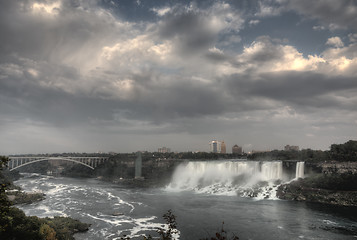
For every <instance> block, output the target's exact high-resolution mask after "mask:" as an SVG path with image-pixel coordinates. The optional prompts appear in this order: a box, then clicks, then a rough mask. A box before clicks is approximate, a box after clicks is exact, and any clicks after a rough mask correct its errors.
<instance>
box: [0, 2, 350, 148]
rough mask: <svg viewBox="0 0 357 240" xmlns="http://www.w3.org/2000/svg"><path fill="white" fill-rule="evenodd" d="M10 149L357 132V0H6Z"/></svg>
mask: <svg viewBox="0 0 357 240" xmlns="http://www.w3.org/2000/svg"><path fill="white" fill-rule="evenodd" d="M0 136H1V139H0V154H16V153H42V152H44V153H47V152H49V153H51V152H96V151H104V152H107V151H115V152H132V151H137V150H149V151H154V150H157V148H158V147H162V146H166V147H171V149H172V150H174V151H196V150H200V151H208V150H209V145H208V142H209V141H210V140H213V139H217V140H224V141H225V142H226V144H227V149H228V150H230V149H231V147H232V145H234V144H238V145H240V146H243V147H244V149H245V150H246V151H250V150H252V149H254V150H268V149H282V148H283V146H284V145H286V144H290V145H298V146H300V148H312V149H322V150H326V149H328V148H329V146H330V145H331V144H332V143H343V142H345V141H347V140H350V139H357V3H356V1H350V0H339V1H336V0H315V1H311V0H299V1H294V0H235V1H233V0H231V1H230V0H226V1H207V0H205V1H178V0H177V1H170V0H160V1H157V0H155V1H149V0H137V1H134V0H102V1H100V0H53V1H52V0H37V1H35V0H17V1H13V0H2V1H0Z"/></svg>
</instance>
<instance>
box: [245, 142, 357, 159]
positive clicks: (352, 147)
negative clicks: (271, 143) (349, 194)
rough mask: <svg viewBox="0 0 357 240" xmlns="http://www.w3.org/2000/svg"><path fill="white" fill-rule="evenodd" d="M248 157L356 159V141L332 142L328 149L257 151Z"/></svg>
mask: <svg viewBox="0 0 357 240" xmlns="http://www.w3.org/2000/svg"><path fill="white" fill-rule="evenodd" d="M248 158H249V159H259V160H260V159H265V160H273V159H274V160H301V161H316V162H321V161H340V162H343V161H357V141H354V140H349V141H348V142H346V143H343V144H332V145H331V147H330V150H327V151H321V150H312V149H302V150H300V151H296V150H290V151H279V150H273V151H270V152H258V153H253V154H251V155H249V156H248Z"/></svg>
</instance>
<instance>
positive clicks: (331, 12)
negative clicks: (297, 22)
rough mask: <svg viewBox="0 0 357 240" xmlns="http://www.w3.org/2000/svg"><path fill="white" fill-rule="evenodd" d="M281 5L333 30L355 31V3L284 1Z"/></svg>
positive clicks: (356, 25)
mask: <svg viewBox="0 0 357 240" xmlns="http://www.w3.org/2000/svg"><path fill="white" fill-rule="evenodd" d="M282 2H283V4H284V5H285V4H286V5H285V6H286V7H287V8H288V9H290V10H294V11H297V12H299V13H301V14H303V15H305V16H307V17H309V18H314V19H319V20H320V21H321V22H322V23H324V24H325V25H327V26H328V27H330V28H331V29H334V28H351V29H354V30H357V2H356V1H350V0H339V1H335V0H314V1H310V0H299V1H294V0H286V1H282Z"/></svg>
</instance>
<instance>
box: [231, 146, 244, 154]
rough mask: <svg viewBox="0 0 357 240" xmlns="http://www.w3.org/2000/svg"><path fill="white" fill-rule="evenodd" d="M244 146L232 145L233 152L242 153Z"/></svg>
mask: <svg viewBox="0 0 357 240" xmlns="http://www.w3.org/2000/svg"><path fill="white" fill-rule="evenodd" d="M242 152H243V151H242V147H239V146H238V145H237V144H236V145H234V146H233V147H232V153H233V154H242Z"/></svg>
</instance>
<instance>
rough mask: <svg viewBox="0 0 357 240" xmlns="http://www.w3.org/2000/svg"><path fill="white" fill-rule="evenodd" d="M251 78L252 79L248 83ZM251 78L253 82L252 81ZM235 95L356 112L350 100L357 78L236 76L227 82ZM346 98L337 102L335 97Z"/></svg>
mask: <svg viewBox="0 0 357 240" xmlns="http://www.w3.org/2000/svg"><path fill="white" fill-rule="evenodd" d="M248 79H249V80H248ZM252 79H254V80H253V81H252ZM228 87H229V89H230V90H231V91H232V94H240V95H245V96H246V97H249V96H256V97H261V98H267V99H272V100H276V101H278V102H282V103H284V102H285V103H286V104H292V105H294V106H299V108H300V109H301V110H303V111H304V108H306V109H308V108H332V109H334V108H340V109H346V110H352V111H356V108H355V106H354V104H352V103H351V100H350V99H348V95H349V94H348V92H349V91H357V82H356V79H355V78H354V77H343V76H335V77H330V76H326V75H324V74H319V73H314V72H296V71H288V72H278V73H265V74H260V75H259V76H258V77H254V78H252V77H249V76H239V75H233V76H231V77H230V78H229V80H228ZM335 95H336V96H344V95H346V98H345V99H343V98H338V99H336V98H335V97H334V96H335Z"/></svg>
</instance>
